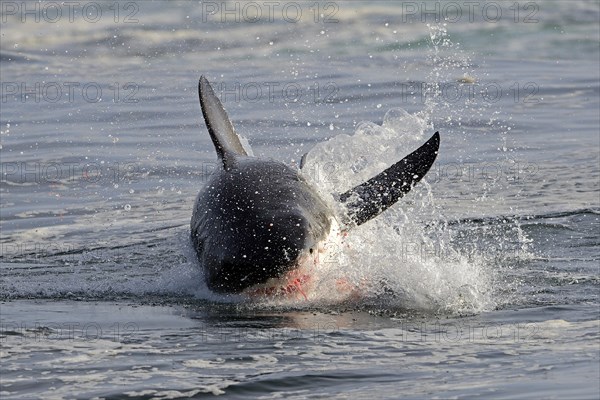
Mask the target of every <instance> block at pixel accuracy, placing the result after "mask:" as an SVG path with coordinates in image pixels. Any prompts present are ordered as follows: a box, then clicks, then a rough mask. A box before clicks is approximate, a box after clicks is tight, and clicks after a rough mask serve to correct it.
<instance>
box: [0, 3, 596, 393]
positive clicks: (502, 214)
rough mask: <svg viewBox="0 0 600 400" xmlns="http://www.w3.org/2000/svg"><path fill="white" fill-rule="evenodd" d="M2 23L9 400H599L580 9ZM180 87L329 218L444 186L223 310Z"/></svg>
mask: <svg viewBox="0 0 600 400" xmlns="http://www.w3.org/2000/svg"><path fill="white" fill-rule="evenodd" d="M0 4H1V6H2V9H1V16H0V17H1V18H2V20H1V33H0V41H1V42H0V43H1V50H0V59H1V60H0V62H1V68H0V80H1V85H2V93H1V96H2V97H1V101H0V107H1V109H0V110H1V115H0V139H1V143H0V146H1V166H2V171H1V182H0V194H1V202H0V204H1V215H0V216H1V223H0V227H1V240H0V246H1V252H0V262H1V264H0V265H1V269H0V301H1V305H0V307H1V308H0V312H1V317H0V345H1V350H0V357H1V359H0V360H1V361H0V368H1V371H0V372H1V373H0V396H1V397H2V398H3V399H5V398H6V399H9V398H21V399H31V398H81V399H83V398H85V399H87V398H111V399H116V398H137V399H150V398H157V399H167V398H169V399H175V398H190V397H196V398H198V397H213V396H216V395H224V396H228V397H232V398H299V399H300V398H327V399H329V398H339V399H345V398H358V399H364V398H369V399H373V398H377V399H379V398H461V399H462V398H502V399H510V398H531V399H539V398H556V399H597V398H598V397H599V396H600V384H599V382H600V379H599V378H600V342H599V339H600V325H599V320H600V316H599V311H600V303H599V299H598V294H599V292H598V290H599V287H600V282H599V276H600V273H599V260H600V224H599V218H600V132H599V131H600V96H599V94H600V72H599V71H600V70H599V68H598V66H599V65H600V5H599V3H598V2H597V1H568V2H567V1H544V2H542V1H537V2H514V1H510V2H502V1H500V2H486V3H481V4H480V3H477V2H439V3H436V2H427V3H425V2H404V1H403V2H367V1H364V2H359V1H356V2H342V1H335V2H325V1H321V2H315V1H312V2H303V1H298V2H227V3H224V2H209V1H201V2H198V1H195V2H166V1H154V2H145V1H143V2H142V1H135V2H124V1H123V2H79V3H77V2H65V3H60V2H44V1H42V2H20V1H19V2H11V1H3V2H2V3H0ZM201 74H204V75H206V76H207V78H208V79H209V80H210V81H211V82H212V84H213V86H214V87H215V91H216V92H217V94H218V95H219V96H220V98H221V100H222V101H223V103H224V105H225V107H226V109H227V110H228V112H229V114H230V116H231V118H232V120H233V123H234V124H235V126H236V128H237V131H238V132H239V133H241V134H242V135H243V136H244V137H245V138H246V139H247V141H248V142H249V144H250V146H251V147H252V149H253V152H254V154H255V155H257V156H260V157H270V158H274V159H277V160H280V161H283V162H286V163H289V164H291V165H297V164H298V162H299V160H300V159H301V158H302V156H303V155H304V154H305V153H308V154H307V155H306V158H305V159H306V162H307V163H306V166H305V167H304V168H303V173H304V174H305V175H306V176H307V178H308V179H309V180H310V181H311V182H312V183H313V184H314V186H315V187H316V188H317V189H318V190H319V191H320V192H321V193H322V195H323V197H324V198H326V199H327V200H328V201H329V200H331V199H332V198H333V196H331V195H332V194H335V193H340V192H343V191H345V190H347V189H348V188H350V187H352V186H353V185H355V184H357V183H359V182H361V181H364V180H365V179H368V178H370V177H371V176H373V175H374V174H376V173H378V172H379V171H381V170H383V169H384V168H386V167H387V166H389V165H391V164H392V163H393V162H395V161H397V160H399V159H401V158H402V157H404V156H405V155H406V154H408V153H409V152H410V151H412V150H413V149H414V148H416V147H418V146H419V145H420V144H421V143H422V142H423V141H424V140H426V139H427V138H428V137H429V136H430V135H431V134H432V133H433V132H435V131H439V132H440V134H441V147H440V153H439V157H438V160H437V161H436V163H435V165H434V166H433V168H432V170H431V171H430V172H429V174H428V176H427V177H426V180H425V181H423V182H422V183H421V184H419V185H418V187H416V188H415V189H413V191H412V192H411V193H410V194H409V195H407V196H406V197H405V198H404V199H402V200H401V201H400V202H399V203H398V204H397V205H395V206H394V207H392V208H391V209H389V210H388V211H386V212H385V213H384V214H382V215H381V216H380V217H378V218H377V219H375V220H373V221H371V222H369V223H367V224H364V225H362V226H361V227H359V228H357V229H355V230H353V231H351V232H350V234H349V235H348V237H347V238H345V240H344V242H343V243H341V244H339V245H337V246H334V248H332V249H329V250H328V254H327V259H328V260H330V261H331V262H329V263H328V265H327V268H324V269H323V271H319V272H318V273H317V274H316V276H317V278H318V279H317V284H316V286H315V287H314V288H313V290H312V291H311V292H310V293H309V294H308V299H304V298H295V297H293V296H292V297H291V298H285V299H255V300H253V301H248V300H247V299H241V298H239V297H227V296H225V297H224V296H217V295H215V294H212V293H211V292H210V291H209V290H208V289H207V288H206V286H205V284H204V282H203V277H202V268H201V266H200V265H198V264H197V261H195V259H194V254H193V251H192V250H191V246H190V243H189V218H190V216H191V209H192V205H193V201H194V198H195V196H196V194H197V192H198V191H199V190H200V189H201V187H202V185H203V183H204V181H205V179H206V177H207V176H208V174H209V173H210V172H211V171H212V169H213V168H215V166H216V164H215V163H216V155H215V152H214V149H213V146H212V143H211V141H210V138H209V136H208V133H207V131H206V128H205V126H204V121H203V119H202V117H201V114H200V107H199V105H198V94H197V82H198V78H199V76H200V75H201ZM340 281H341V282H346V283H347V284H348V285H354V286H356V287H359V288H360V291H359V294H358V295H356V294H355V295H353V296H346V295H345V294H347V293H345V292H344V290H343V288H342V289H340V288H339V287H338V286H339V282H340ZM382 282H385V284H382Z"/></svg>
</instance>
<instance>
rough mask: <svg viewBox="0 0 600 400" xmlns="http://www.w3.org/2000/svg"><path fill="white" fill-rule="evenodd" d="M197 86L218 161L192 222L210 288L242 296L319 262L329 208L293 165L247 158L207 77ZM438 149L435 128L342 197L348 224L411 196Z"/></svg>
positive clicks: (329, 226) (331, 221)
mask: <svg viewBox="0 0 600 400" xmlns="http://www.w3.org/2000/svg"><path fill="white" fill-rule="evenodd" d="M198 90H199V97H200V106H201V109H202V114H203V116H204V120H205V122H206V126H207V128H208V131H209V133H210V137H211V139H212V141H213V144H214V146H215V150H216V152H217V155H218V156H219V159H220V160H221V166H220V167H219V168H217V169H216V170H215V172H214V173H213V174H212V175H211V176H210V177H209V179H208V181H207V183H206V185H205V187H204V189H203V190H202V191H201V192H200V193H199V194H198V197H197V198H196V203H195V205H194V211H193V214H192V219H191V224H190V225H191V238H192V243H193V246H194V249H195V251H196V254H197V256H198V260H199V262H200V264H201V265H202V267H203V268H204V269H205V272H206V274H205V276H206V282H207V285H208V287H209V288H210V289H211V290H213V291H215V292H221V293H240V292H243V291H244V290H246V289H249V288H251V287H253V286H255V285H261V284H264V283H266V282H267V281H269V280H270V279H271V278H281V277H283V276H284V275H285V274H287V273H289V272H291V271H294V270H296V269H298V268H299V267H300V265H301V264H304V263H306V262H307V260H308V262H316V260H318V252H319V249H320V248H321V246H322V244H323V242H324V241H325V240H327V238H328V237H329V236H330V235H331V234H332V231H333V225H334V224H335V221H336V216H335V215H334V214H333V212H332V209H331V208H330V207H329V206H328V205H327V203H326V202H325V201H324V200H323V199H322V198H321V197H320V196H319V194H318V193H317V191H316V190H315V189H314V188H313V187H312V186H311V185H310V184H309V183H308V182H307V181H306V180H305V179H304V178H303V177H302V176H301V175H300V172H299V171H298V170H296V169H294V168H291V167H289V166H287V165H286V164H283V163H281V162H278V161H274V160H262V159H259V158H255V157H250V156H248V154H247V152H246V151H245V150H244V148H243V146H242V144H241V141H240V139H239V137H238V136H237V134H236V132H235V130H234V128H233V124H232V123H231V121H230V120H229V117H228V116H227V113H226V112H225V109H224V108H223V105H222V104H221V102H220V100H219V99H218V98H217V96H216V95H215V93H214V91H213V90H212V88H211V86H210V83H209V82H208V80H207V79H206V78H205V77H204V76H202V77H200V82H199V85H198ZM438 147H439V134H438V133H437V132H436V133H435V134H434V135H433V136H432V138H431V139H429V141H427V143H425V144H424V145H423V146H421V147H420V148H419V149H417V150H416V151H414V152H413V153H411V154H409V155H408V156H407V157H406V158H404V159H403V160H401V161H399V162H398V163H396V164H394V165H392V166H391V167H389V168H388V169H386V170H385V171H383V172H382V173H381V174H379V175H377V176H375V177H373V178H371V179H370V180H368V181H367V182H365V183H363V184H361V185H358V186H357V187H355V188H353V189H350V190H348V191H347V192H345V193H344V194H342V195H341V196H340V197H339V200H340V201H341V202H342V203H343V204H344V205H345V206H346V208H347V209H348V217H349V218H350V220H351V221H352V222H353V224H354V225H360V224H362V223H365V222H366V221H368V220H370V219H371V218H374V217H375V216H377V215H378V214H379V213H381V212H383V211H384V210H385V209H387V208H388V207H390V206H391V205H392V204H394V203H395V202H396V201H397V200H398V199H399V198H401V197H402V196H403V195H405V194H406V193H408V192H409V191H410V189H411V188H412V187H413V186H414V185H415V184H416V183H417V182H419V181H420V180H421V178H422V177H423V176H424V175H425V174H426V173H427V171H428V170H429V168H430V167H431V165H432V164H433V162H434V161H435V158H436V156H437V152H438ZM349 228H351V226H348V229H349ZM315 255H316V257H315Z"/></svg>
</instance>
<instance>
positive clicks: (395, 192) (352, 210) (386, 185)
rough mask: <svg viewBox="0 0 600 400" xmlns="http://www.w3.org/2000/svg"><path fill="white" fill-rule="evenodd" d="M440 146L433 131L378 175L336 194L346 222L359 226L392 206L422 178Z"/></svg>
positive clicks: (436, 134)
mask: <svg viewBox="0 0 600 400" xmlns="http://www.w3.org/2000/svg"><path fill="white" fill-rule="evenodd" d="M439 146H440V134H439V132H436V133H435V134H434V135H433V136H432V137H431V138H430V139H429V140H428V141H427V142H426V143H425V144H424V145H422V146H421V147H419V148H418V149H417V150H415V151H413V152H412V153H410V154H409V155H408V156H406V157H405V158H403V159H402V160H400V161H398V162H397V163H396V164H394V165H392V166H391V167H389V168H388V169H386V170H385V171H383V172H382V173H380V174H379V175H377V176H375V177H373V178H371V179H369V180H368V181H366V182H365V183H362V184H360V185H358V186H356V187H355V188H353V189H350V190H348V191H347V192H345V193H343V194H342V195H340V201H341V202H342V203H343V204H344V205H345V206H346V208H347V209H348V214H349V217H350V219H351V220H352V221H353V222H354V223H356V225H361V224H363V223H365V222H367V221H368V220H370V219H371V218H374V217H376V216H377V215H379V214H380V213H381V212H383V211H384V210H386V209H387V208H388V207H390V206H391V205H393V204H394V203H395V202H397V201H398V199H400V198H401V197H402V196H404V195H405V194H406V193H408V192H410V190H411V189H412V188H413V186H414V185H416V184H417V182H419V181H420V180H421V178H423V176H425V174H426V173H427V171H429V169H430V168H431V166H432V165H433V162H434V161H435V158H436V157H437V154H438V149H439Z"/></svg>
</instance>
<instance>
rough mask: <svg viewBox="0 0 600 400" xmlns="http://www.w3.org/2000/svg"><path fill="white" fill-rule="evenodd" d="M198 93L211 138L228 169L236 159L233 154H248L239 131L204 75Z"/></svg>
mask: <svg viewBox="0 0 600 400" xmlns="http://www.w3.org/2000/svg"><path fill="white" fill-rule="evenodd" d="M198 94H199V96H200V108H202V114H203V115H204V121H205V122H206V127H207V128H208V133H210V138H211V139H212V141H213V144H214V145H215V150H216V151H217V155H218V156H219V158H220V159H221V161H222V162H223V166H224V167H225V168H226V169H228V168H229V167H230V166H231V163H232V162H233V159H234V157H232V156H234V155H242V156H246V155H248V154H247V153H246V150H244V147H243V146H242V142H241V141H240V138H239V137H238V135H237V133H235V129H233V124H232V123H231V121H230V120H229V117H228V116H227V112H226V111H225V108H223V104H221V101H220V100H219V98H218V97H217V96H216V95H215V92H214V91H213V89H212V87H211V86H210V83H209V82H208V80H207V79H206V78H205V77H204V75H203V76H201V77H200V82H198Z"/></svg>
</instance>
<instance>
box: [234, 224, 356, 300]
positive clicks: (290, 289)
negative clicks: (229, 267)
mask: <svg viewBox="0 0 600 400" xmlns="http://www.w3.org/2000/svg"><path fill="white" fill-rule="evenodd" d="M346 235H347V233H346V232H344V231H342V230H341V229H340V226H339V224H338V223H337V221H336V220H335V218H332V219H331V229H330V232H329V235H328V236H327V238H326V239H325V240H323V241H321V242H320V243H319V244H318V246H317V249H316V251H312V252H311V251H304V252H303V253H302V254H301V255H300V257H299V258H298V260H297V262H296V268H294V269H292V270H291V271H288V272H287V273H285V274H284V275H282V276H280V277H276V278H270V279H269V280H268V281H266V282H264V283H260V284H257V285H254V286H251V287H249V288H247V289H245V290H244V291H243V292H242V295H244V296H246V297H248V298H249V299H251V300H255V299H286V300H302V299H304V300H307V301H308V300H309V298H311V297H313V296H311V295H312V294H313V293H314V291H315V290H314V289H315V287H316V286H317V285H318V283H319V280H320V277H321V276H322V275H323V273H325V272H326V271H327V270H329V272H331V268H332V267H333V268H335V262H336V261H337V257H338V255H339V251H340V250H341V249H342V247H343V238H344V237H345V236H346ZM334 281H335V285H334V286H335V291H336V293H338V294H341V295H342V297H348V296H350V297H355V296H357V294H358V293H359V291H358V289H359V288H358V287H356V286H355V285H353V284H352V283H350V282H349V281H348V280H347V279H346V278H345V277H342V276H340V277H336V278H335V279H334Z"/></svg>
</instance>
